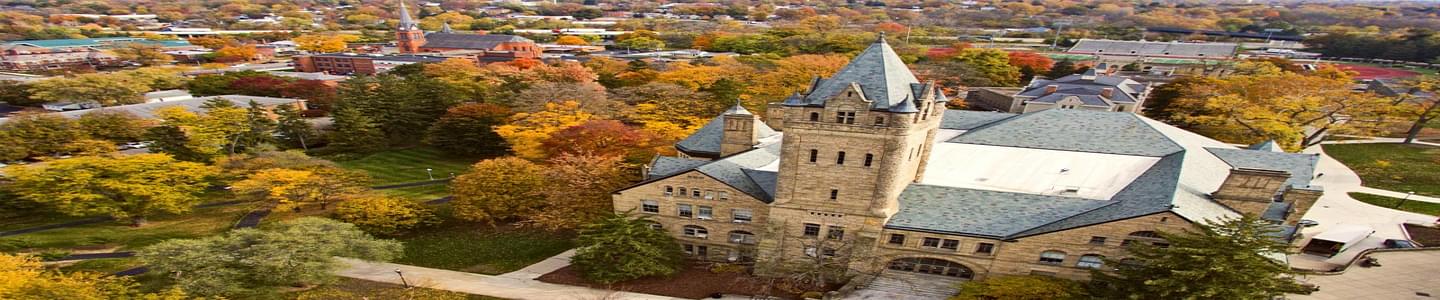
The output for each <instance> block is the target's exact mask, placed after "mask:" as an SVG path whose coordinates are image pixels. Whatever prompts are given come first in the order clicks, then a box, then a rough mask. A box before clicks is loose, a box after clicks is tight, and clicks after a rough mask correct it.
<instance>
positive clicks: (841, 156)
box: [835, 151, 845, 165]
mask: <svg viewBox="0 0 1440 300" xmlns="http://www.w3.org/2000/svg"><path fill="white" fill-rule="evenodd" d="M835 164H837V165H843V164H845V151H840V153H836V154H835Z"/></svg>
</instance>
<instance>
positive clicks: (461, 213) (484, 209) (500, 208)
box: [450, 157, 548, 225]
mask: <svg viewBox="0 0 1440 300" xmlns="http://www.w3.org/2000/svg"><path fill="white" fill-rule="evenodd" d="M547 187H548V186H547V180H546V177H545V168H544V167H542V166H540V165H537V164H535V163H533V162H530V161H528V160H524V159H521V158H516V157H501V158H495V159H487V160H483V161H480V162H478V163H475V165H474V166H472V167H470V172H469V173H466V174H464V175H460V177H456V178H455V180H454V182H452V183H451V184H450V191H451V193H453V194H454V195H455V199H454V200H452V202H451V206H452V207H454V209H455V216H456V217H458V218H461V219H464V220H468V221H476V222H486V223H489V224H490V225H495V224H496V223H497V222H504V221H508V220H514V219H517V218H521V217H526V216H529V215H531V214H532V212H534V211H535V210H536V209H538V208H539V207H540V205H542V204H544V203H543V194H542V193H543V191H544V190H545V189H547Z"/></svg>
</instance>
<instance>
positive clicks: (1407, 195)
mask: <svg viewBox="0 0 1440 300" xmlns="http://www.w3.org/2000/svg"><path fill="white" fill-rule="evenodd" d="M1414 195H1415V192H1409V193H1405V198H1400V203H1398V204H1395V208H1396V209H1399V208H1400V207H1401V206H1404V205H1405V201H1406V200H1410V196H1414Z"/></svg>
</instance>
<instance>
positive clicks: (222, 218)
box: [0, 204, 251, 251]
mask: <svg viewBox="0 0 1440 300" xmlns="http://www.w3.org/2000/svg"><path fill="white" fill-rule="evenodd" d="M250 209H251V206H250V205H244V204H241V205H231V206H221V207H209V208H201V209H196V210H194V211H192V212H190V213H189V214H185V215H169V216H155V217H151V218H149V223H147V224H145V226H142V227H130V226H129V225H128V224H124V223H119V222H105V223H98V224H90V225H83V226H76V227H68V228H59V229H51V230H46V231H40V232H32V233H26V234H21V235H13V236H8V237H4V238H0V250H3V251H14V250H19V249H27V248H33V249H66V248H74V247H96V248H99V247H107V246H109V247H118V249H117V250H134V249H136V248H139V247H144V246H147V245H151V244H155V243H158V242H161V241H164V240H168V239H174V238H196V237H203V236H209V235H214V234H217V233H220V232H224V231H225V230H228V229H230V227H231V226H233V225H234V224H235V222H236V221H239V220H240V216H241V215H244V214H245V213H246V212H248V211H250Z"/></svg>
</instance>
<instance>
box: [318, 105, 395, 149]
mask: <svg viewBox="0 0 1440 300" xmlns="http://www.w3.org/2000/svg"><path fill="white" fill-rule="evenodd" d="M333 119H334V120H335V125H334V129H332V130H331V132H330V137H329V138H328V140H330V145H329V147H333V148H336V149H341V150H342V151H352V152H369V151H374V150H376V149H380V147H384V146H386V145H388V144H389V143H387V142H386V141H385V133H384V132H383V131H381V130H380V125H379V124H376V123H375V120H374V119H371V118H370V117H368V116H365V115H364V114H362V113H361V112H360V110H359V109H355V108H341V109H339V110H336V111H335V114H334V116H333Z"/></svg>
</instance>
